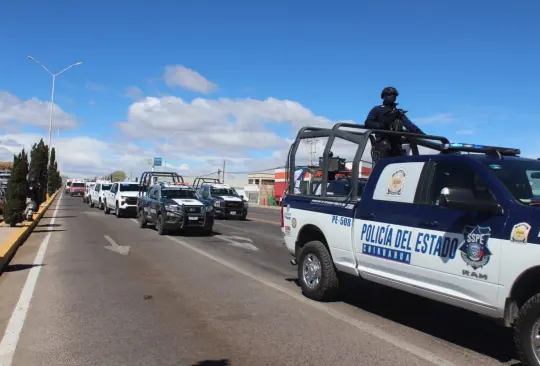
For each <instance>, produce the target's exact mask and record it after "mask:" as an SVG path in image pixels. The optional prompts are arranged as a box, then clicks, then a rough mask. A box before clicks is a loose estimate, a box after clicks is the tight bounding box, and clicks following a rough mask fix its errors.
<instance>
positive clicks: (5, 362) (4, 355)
mask: <svg viewBox="0 0 540 366" xmlns="http://www.w3.org/2000/svg"><path fill="white" fill-rule="evenodd" d="M63 195H64V194H63V193H61V194H60V198H59V199H58V202H57V204H56V207H55V209H54V212H53V214H52V219H51V222H50V225H49V227H48V228H47V230H48V231H49V232H48V233H47V236H45V238H44V239H43V241H42V242H41V244H40V246H39V250H38V252H37V254H36V257H35V259H34V263H33V264H34V266H33V267H32V268H31V269H30V272H29V273H28V277H27V279H26V282H25V284H24V287H23V289H22V291H21V296H20V297H19V301H18V302H17V305H16V306H15V309H14V310H13V313H12V314H11V318H10V320H9V323H8V325H7V327H6V330H5V332H4V336H3V338H2V341H1V342H0V365H2V366H10V365H11V364H12V362H13V356H14V355H15V350H16V348H17V345H18V343H19V338H20V335H21V332H22V329H23V326H24V322H25V320H26V316H27V314H28V309H29V308H30V302H31V300H32V296H33V294H34V290H35V288H36V284H37V280H38V277H39V273H40V271H41V265H42V264H43V259H44V258H45V253H46V252H47V247H48V246H49V241H50V239H51V235H52V232H51V231H50V230H52V228H54V223H55V221H56V215H57V214H58V209H59V206H60V202H62V198H63Z"/></svg>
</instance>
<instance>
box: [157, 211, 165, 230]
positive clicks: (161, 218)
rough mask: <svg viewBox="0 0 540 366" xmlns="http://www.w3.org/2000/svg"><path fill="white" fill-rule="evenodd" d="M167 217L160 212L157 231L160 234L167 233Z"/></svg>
mask: <svg viewBox="0 0 540 366" xmlns="http://www.w3.org/2000/svg"><path fill="white" fill-rule="evenodd" d="M164 226H165V218H164V216H163V215H161V214H159V215H158V217H157V220H156V231H157V233H158V234H159V235H165V228H164Z"/></svg>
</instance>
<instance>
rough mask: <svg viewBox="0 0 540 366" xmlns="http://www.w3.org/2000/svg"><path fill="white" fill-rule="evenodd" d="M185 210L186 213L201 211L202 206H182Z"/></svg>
mask: <svg viewBox="0 0 540 366" xmlns="http://www.w3.org/2000/svg"><path fill="white" fill-rule="evenodd" d="M184 209H185V210H186V211H185V212H186V213H188V214H192V213H201V212H202V206H184Z"/></svg>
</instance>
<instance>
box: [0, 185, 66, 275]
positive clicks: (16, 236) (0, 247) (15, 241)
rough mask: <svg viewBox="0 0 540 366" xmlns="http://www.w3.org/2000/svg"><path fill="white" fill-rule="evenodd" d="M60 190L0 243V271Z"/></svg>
mask: <svg viewBox="0 0 540 366" xmlns="http://www.w3.org/2000/svg"><path fill="white" fill-rule="evenodd" d="M60 191H61V190H58V191H56V192H55V193H54V194H53V195H52V197H51V198H50V199H48V200H47V201H45V203H44V204H42V205H41V206H40V208H39V210H38V212H37V213H35V214H34V220H33V221H31V222H24V223H23V226H22V227H17V230H15V232H13V234H11V235H10V236H9V237H8V238H7V239H6V240H4V242H3V243H1V244H0V273H1V272H3V270H4V267H5V266H6V265H7V264H8V263H9V261H10V260H11V258H13V256H14V255H15V253H16V252H17V249H18V248H19V247H20V246H21V245H22V244H23V243H24V242H25V241H26V239H27V238H28V237H29V236H30V234H31V233H32V231H33V230H34V229H35V227H36V226H37V225H38V224H39V220H41V218H42V217H43V215H44V214H45V212H46V211H47V209H48V208H49V207H50V206H51V205H52V203H53V201H54V200H55V198H56V196H57V195H58V193H59V192H60ZM5 226H7V225H5ZM0 230H1V228H0Z"/></svg>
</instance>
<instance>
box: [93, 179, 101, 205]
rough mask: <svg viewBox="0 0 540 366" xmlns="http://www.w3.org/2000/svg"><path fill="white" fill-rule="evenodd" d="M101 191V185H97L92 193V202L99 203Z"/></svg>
mask: <svg viewBox="0 0 540 366" xmlns="http://www.w3.org/2000/svg"><path fill="white" fill-rule="evenodd" d="M100 189H101V184H99V183H98V184H96V187H95V188H94V190H93V191H92V198H91V199H92V201H93V202H95V203H97V202H98V196H99V191H100Z"/></svg>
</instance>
